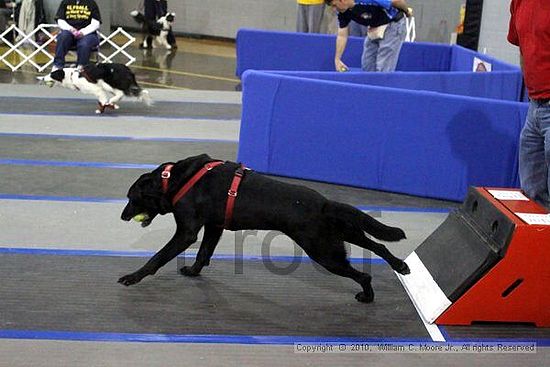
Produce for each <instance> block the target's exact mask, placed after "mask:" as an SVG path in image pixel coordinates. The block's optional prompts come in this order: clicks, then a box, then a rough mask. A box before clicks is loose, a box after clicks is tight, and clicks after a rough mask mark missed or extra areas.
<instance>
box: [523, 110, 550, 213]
mask: <svg viewBox="0 0 550 367" xmlns="http://www.w3.org/2000/svg"><path fill="white" fill-rule="evenodd" d="M549 171H550V103H549V102H546V103H539V102H536V101H531V102H530V103H529V111H528V112H527V120H526V121H525V126H524V127H523V130H522V131H521V137H520V144H519V178H520V182H521V188H522V189H523V191H524V192H525V194H526V195H527V196H529V197H530V198H531V199H533V200H535V201H537V202H539V203H541V204H542V205H544V206H546V207H547V208H548V209H550V175H549Z"/></svg>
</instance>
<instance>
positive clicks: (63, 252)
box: [0, 247, 385, 265]
mask: <svg viewBox="0 0 550 367" xmlns="http://www.w3.org/2000/svg"><path fill="white" fill-rule="evenodd" d="M0 254H8V255H37V256H39V255H46V256H110V257H151V256H153V255H154V254H155V253H154V252H151V251H112V250H81V249H46V248H18V247H0ZM196 255H197V254H196V253H185V254H183V255H180V256H178V257H179V258H185V259H194V258H195V257H196ZM212 259H213V260H218V261H234V260H242V261H270V262H288V263H293V262H302V261H303V262H311V259H310V258H309V257H306V256H254V255H235V254H231V255H224V254H219V255H216V254H215V255H213V256H212ZM349 261H350V262H351V263H359V264H361V263H370V264H373V265H380V264H385V261H384V260H382V259H380V258H357V257H355V258H349Z"/></svg>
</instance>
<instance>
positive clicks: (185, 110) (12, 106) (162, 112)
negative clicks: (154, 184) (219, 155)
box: [0, 91, 241, 120]
mask: <svg viewBox="0 0 550 367" xmlns="http://www.w3.org/2000/svg"><path fill="white" fill-rule="evenodd" d="M44 93H45V94H46V91H45V92H44ZM119 104H120V106H121V108H120V109H119V110H116V111H107V112H106V115H112V116H147V117H169V118H173V119H177V118H181V119H185V118H193V119H213V120H239V119H240V118H241V105H240V104H231V103H197V102H162V101H159V102H156V103H155V104H154V106H152V107H148V106H146V105H144V104H143V103H137V102H135V101H131V100H130V101H124V100H122V101H121V102H120V103H119ZM30 105H32V113H33V114H35V115H41V114H52V115H77V116H95V113H94V111H95V109H96V107H97V105H96V103H95V102H94V100H93V99H69V98H31V97H2V98H0V111H2V113H19V114H20V113H29V106H30Z"/></svg>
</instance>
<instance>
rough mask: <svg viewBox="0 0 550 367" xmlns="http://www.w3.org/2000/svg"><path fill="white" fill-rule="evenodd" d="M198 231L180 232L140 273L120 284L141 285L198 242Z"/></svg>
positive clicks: (121, 279) (132, 274)
mask: <svg viewBox="0 0 550 367" xmlns="http://www.w3.org/2000/svg"><path fill="white" fill-rule="evenodd" d="M199 229H200V228H199ZM198 231H199V230H198V229H197V230H194V231H189V230H188V229H186V230H183V229H182V230H180V229H179V228H178V230H177V231H176V234H174V237H172V239H171V240H170V241H168V243H167V244H166V245H165V246H164V247H163V248H162V249H160V251H158V252H157V253H156V254H155V255H154V256H153V257H152V258H151V259H150V260H149V261H147V263H146V264H145V265H143V267H141V268H140V269H139V270H138V271H136V272H133V273H131V274H128V275H125V276H123V277H121V278H120V279H119V280H118V282H119V283H121V284H124V285H126V286H128V285H132V284H136V283H139V282H140V281H141V280H142V279H143V278H145V277H146V276H147V275H153V274H155V273H156V272H157V270H159V269H160V268H161V267H163V266H164V265H166V263H168V262H169V261H170V260H172V259H173V258H175V257H176V256H178V255H179V254H180V253H182V252H183V251H185V250H187V248H188V247H189V246H191V245H192V244H193V243H195V242H196V241H197V233H198Z"/></svg>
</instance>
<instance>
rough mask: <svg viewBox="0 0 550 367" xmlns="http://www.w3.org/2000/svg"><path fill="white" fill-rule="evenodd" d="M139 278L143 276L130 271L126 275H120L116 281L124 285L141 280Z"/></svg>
mask: <svg viewBox="0 0 550 367" xmlns="http://www.w3.org/2000/svg"><path fill="white" fill-rule="evenodd" d="M141 279H143V277H141V276H139V275H138V274H136V273H132V274H128V275H125V276H123V277H121V278H120V279H119V280H118V283H120V284H122V285H125V286H129V285H132V284H136V283H139V282H140V281H141Z"/></svg>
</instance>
